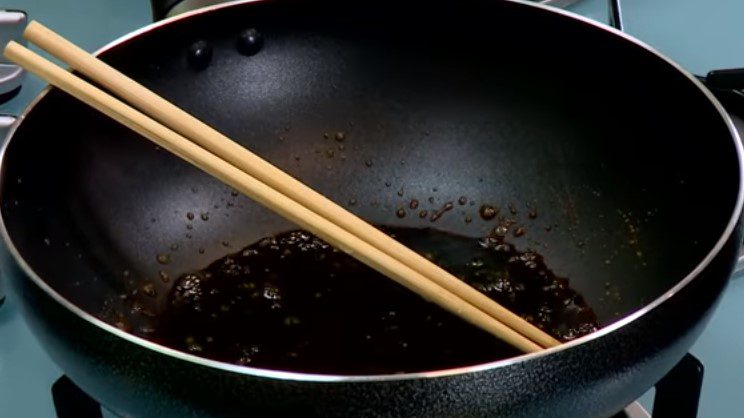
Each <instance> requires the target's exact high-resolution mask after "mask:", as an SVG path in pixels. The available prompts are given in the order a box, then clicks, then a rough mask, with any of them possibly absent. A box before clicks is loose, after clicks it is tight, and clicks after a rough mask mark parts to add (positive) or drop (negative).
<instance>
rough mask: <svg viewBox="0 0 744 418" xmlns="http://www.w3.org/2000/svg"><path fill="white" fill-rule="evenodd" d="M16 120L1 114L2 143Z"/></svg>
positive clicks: (2, 298) (0, 292) (0, 282)
mask: <svg viewBox="0 0 744 418" xmlns="http://www.w3.org/2000/svg"><path fill="white" fill-rule="evenodd" d="M15 121H16V118H15V116H10V115H0V141H1V142H0V143H4V142H5V140H6V139H7V136H8V132H10V128H11V127H12V126H13V124H14V123H15ZM3 282H4V280H3V277H2V276H0V306H2V305H3V302H5V294H4V293H3Z"/></svg>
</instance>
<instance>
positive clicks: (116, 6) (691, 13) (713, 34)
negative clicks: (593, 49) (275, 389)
mask: <svg viewBox="0 0 744 418" xmlns="http://www.w3.org/2000/svg"><path fill="white" fill-rule="evenodd" d="M605 5H606V1H605V0H582V1H580V2H579V3H577V4H576V5H574V6H572V8H571V10H573V11H575V12H577V13H580V14H583V15H585V16H588V17H590V18H593V19H596V20H599V21H603V22H604V21H605V20H606V16H607V11H606V7H605ZM0 7H1V8H6V9H22V10H26V11H27V12H28V13H29V15H30V17H31V18H34V19H38V20H40V21H42V22H44V23H45V24H47V25H49V26H51V27H53V28H54V29H55V30H57V31H59V32H60V33H64V34H65V36H67V37H69V38H70V39H71V40H72V41H74V42H76V43H78V44H79V45H81V46H83V47H84V48H86V49H88V50H95V49H96V48H98V47H100V46H102V45H104V44H105V43H107V42H108V41H110V40H113V39H115V38H117V37H118V36H120V35H122V34H125V33H127V32H129V31H132V30H134V29H137V28H138V27H141V26H143V25H145V24H147V23H148V22H149V19H150V10H149V5H148V0H127V1H121V0H4V1H3V2H2V3H1V4H0ZM623 12H624V23H625V29H626V31H627V32H628V33H630V34H631V35H634V36H636V37H638V38H640V39H641V40H643V41H645V42H647V43H649V44H650V45H652V46H654V47H655V48H657V49H659V50H660V51H662V52H663V53H665V54H667V55H668V56H670V57H671V58H672V59H674V60H676V61H677V62H679V63H680V64H681V65H682V66H683V67H685V68H686V69H688V70H690V71H692V72H694V73H697V74H701V75H704V74H705V73H707V72H708V71H709V70H711V69H716V68H732V67H744V42H739V41H738V40H741V39H742V38H744V25H742V24H741V21H740V20H741V16H742V15H744V1H741V0H707V1H704V2H703V1H698V0H654V1H642V0H624V1H623ZM41 88H43V84H42V83H41V82H40V81H39V80H38V79H35V78H28V79H27V81H26V83H25V84H24V87H23V89H22V90H21V92H20V94H19V95H18V96H17V97H16V98H15V99H13V100H11V101H10V102H9V103H6V104H3V105H0V113H11V114H13V113H18V112H19V111H20V110H21V109H22V108H23V107H24V106H25V105H26V104H27V103H28V102H30V101H31V100H32V99H33V97H34V96H35V95H36V94H37V93H38V92H39V91H40V90H41ZM741 318H744V279H741V280H733V281H732V282H731V285H730V286H729V288H728V290H727V291H726V293H725V294H724V296H723V299H722V301H721V304H720V306H719V308H718V310H717V312H716V314H715V316H714V317H713V319H712V321H711V323H710V325H709V326H708V328H707V329H706V330H705V331H704V333H703V335H702V336H701V338H700V339H699V340H698V342H697V343H696V344H695V346H694V347H693V348H692V350H691V352H692V354H694V355H695V356H696V357H697V358H699V359H700V360H701V361H702V363H703V364H704V365H705V380H704V383H703V391H702V397H701V400H700V410H699V416H700V417H701V418H719V417H735V416H744V403H742V402H741V400H740V399H741V388H742V387H744V332H741V331H740V330H741V324H740V320H741ZM61 375H62V372H61V371H60V369H59V368H58V367H57V366H56V365H55V364H54V363H52V362H51V360H50V359H49V357H48V356H47V355H46V354H45V353H44V351H43V350H42V348H41V347H40V346H39V344H38V343H37V342H36V340H35V339H34V338H33V336H32V335H31V333H30V331H29V330H28V328H27V327H26V325H25V324H24V322H23V320H22V318H21V317H20V315H19V314H18V311H17V309H16V306H15V304H14V301H13V300H12V299H9V300H7V301H6V303H5V305H4V306H2V307H1V308H0V417H3V418H5V417H8V418H16V417H19V418H24V417H34V418H52V417H54V416H55V415H54V406H53V402H52V397H51V394H50V389H51V386H52V384H53V383H54V382H55V381H56V380H57V379H58V378H59V377H60V376H61ZM640 402H641V404H643V405H644V406H645V407H646V408H647V409H649V410H650V409H651V404H652V394H651V393H648V394H646V395H644V396H643V397H642V398H641V399H640Z"/></svg>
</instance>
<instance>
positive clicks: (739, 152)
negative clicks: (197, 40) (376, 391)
mask: <svg viewBox="0 0 744 418" xmlns="http://www.w3.org/2000/svg"><path fill="white" fill-rule="evenodd" d="M267 1H270V0H234V1H231V2H227V3H221V4H217V5H214V6H209V7H204V8H201V9H197V10H193V11H190V12H185V13H182V14H179V15H176V16H173V17H170V18H167V19H164V20H161V21H158V22H154V23H151V24H148V25H146V26H143V27H141V28H139V29H137V30H135V31H132V32H129V33H127V34H125V35H123V36H121V37H119V38H117V39H115V40H113V41H111V42H109V43H108V44H106V45H104V46H103V47H101V48H99V49H98V50H96V51H95V52H94V53H93V55H95V56H98V55H100V54H103V53H105V52H107V51H109V50H111V49H113V48H115V47H118V46H120V45H122V44H124V43H125V42H127V41H129V40H131V39H135V38H137V37H138V36H140V35H142V34H144V33H147V32H150V31H153V30H156V29H159V28H160V27H164V26H167V25H170V24H173V23H176V22H179V21H181V20H186V19H190V18H193V17H195V16H199V15H201V14H205V13H210V12H212V11H215V10H221V9H225V8H231V7H240V6H241V5H245V4H251V3H262V2H267ZM506 1H508V2H510V3H514V4H519V5H521V7H533V8H536V9H541V10H543V11H544V12H548V13H555V14H558V15H561V16H562V18H567V19H573V20H575V21H578V22H580V23H584V24H588V25H590V26H593V27H594V28H596V29H600V30H604V31H606V32H609V33H610V34H612V35H615V36H619V37H621V38H623V39H624V40H625V41H628V42H631V43H633V44H635V45H636V46H638V47H641V48H643V49H645V50H646V51H647V52H651V53H652V54H653V55H655V56H656V57H658V58H660V59H662V60H663V61H665V62H666V64H668V65H670V66H671V67H672V68H673V69H674V70H676V71H677V72H679V73H680V74H681V75H683V76H684V77H686V78H687V79H688V80H690V82H692V84H693V85H694V86H695V87H697V88H698V90H700V92H701V93H703V95H704V96H705V97H706V98H707V99H708V100H709V101H710V103H711V105H713V107H714V108H715V109H716V110H717V112H718V115H719V116H720V117H721V119H722V122H723V123H725V124H726V126H727V128H728V130H729V134H730V137H731V140H732V141H733V145H734V149H735V150H736V157H737V161H738V168H739V170H738V171H739V188H738V191H737V197H736V203H735V205H734V210H733V213H732V214H731V215H730V217H729V221H728V223H727V225H726V227H725V228H724V230H723V233H722V234H721V236H720V237H719V239H718V241H716V243H715V245H714V246H713V247H712V248H711V250H710V251H709V252H708V253H707V254H706V255H705V257H704V258H703V259H702V260H701V261H700V262H699V263H698V264H697V265H696V266H695V267H694V268H693V269H692V271H691V272H690V273H688V274H687V275H685V276H684V278H683V279H681V280H680V281H678V282H677V284H675V285H674V286H672V288H671V289H669V290H667V291H666V292H664V293H663V294H662V295H661V296H659V297H657V298H656V299H654V300H653V301H652V302H650V303H648V304H646V305H645V306H643V307H642V308H640V309H638V310H637V311H635V312H632V313H630V314H629V315H627V316H625V317H624V318H622V319H620V320H618V321H616V322H614V323H612V324H610V325H607V326H606V327H603V328H601V329H600V330H598V331H595V332H593V333H591V334H588V335H585V336H583V337H581V338H577V339H576V340H573V341H570V342H568V343H564V344H561V345H559V346H556V347H552V348H549V349H545V350H543V351H540V352H536V353H528V354H522V355H520V356H516V357H511V358H507V359H502V360H496V361H492V362H487V363H480V364H476V365H470V366H463V367H456V368H449V369H442V370H433V371H424V372H412V373H401V374H376V375H338V374H319V373H303V372H291V371H281V370H271V369H262V368H256V367H248V366H240V365H236V364H233V363H227V362H222V361H218V360H211V359H207V358H204V357H199V356H196V355H193V354H188V353H186V352H183V351H179V350H176V349H173V348H170V347H167V346H164V345H160V344H157V343H155V342H152V341H149V340H147V339H144V338H142V337H138V336H136V335H134V334H130V333H128V332H125V331H123V330H121V329H119V328H116V327H115V326H113V325H110V324H108V323H106V322H105V321H103V320H101V319H99V318H97V317H95V316H94V315H92V314H90V313H88V312H86V311H84V310H83V309H81V308H79V307H77V306H76V305H74V304H73V303H72V302H70V301H69V300H67V299H66V298H65V297H63V296H62V295H61V294H59V293H58V292H57V291H56V290H54V289H53V288H52V287H51V286H49V285H48V284H47V283H46V282H45V281H44V280H43V279H42V278H41V277H40V276H39V275H37V274H36V272H35V271H34V270H33V269H32V268H31V266H30V265H29V264H28V263H27V262H26V260H25V259H24V258H23V257H22V256H21V254H20V252H19V251H18V249H17V248H16V247H15V245H14V244H13V240H12V238H11V237H10V234H9V233H8V230H7V227H6V225H5V217H4V216H3V215H2V212H0V234H1V235H2V238H3V241H4V242H5V245H6V248H7V250H8V252H9V253H10V254H11V256H12V257H13V259H14V260H15V262H16V263H17V264H18V266H19V268H20V269H21V270H22V271H23V273H24V274H25V275H26V277H27V278H29V279H31V280H32V281H33V282H34V284H35V285H37V286H38V287H39V288H40V289H42V290H43V291H44V292H45V293H47V294H48V295H49V296H50V297H51V298H52V299H54V300H55V301H56V302H57V303H59V304H60V305H62V306H63V307H65V308H66V309H67V310H69V311H71V312H72V313H73V314H75V315H76V316H78V317H79V318H80V319H82V320H84V321H86V322H89V323H90V324H91V325H93V326H95V327H97V328H100V329H102V330H104V331H106V332H108V333H110V334H113V335H115V336H117V337H119V338H121V339H123V340H125V341H127V342H129V343H132V344H135V345H137V346H139V347H141V348H145V349H148V350H152V351H154V352H156V353H158V354H162V355H166V356H169V357H172V358H175V359H178V360H183V361H186V362H189V363H193V364H194V365H197V366H204V367H209V368H213V369H219V370H222V371H226V372H231V373H236V374H240V375H245V376H251V377H256V378H269V379H277V380H289V381H298V382H326V383H329V382H345V383H347V382H348V383H364V382H370V383H371V382H383V381H403V380H417V379H432V378H443V377H456V376H460V375H466V374H470V373H478V372H484V371H488V370H493V369H498V368H503V367H508V366H513V365H517V364H520V363H523V362H527V361H531V360H535V359H538V358H542V357H545V356H550V355H552V354H556V353H559V352H562V351H564V350H569V349H571V348H573V347H577V346H580V345H584V344H589V343H591V342H594V341H595V340H598V339H600V338H603V337H605V336H607V335H609V334H611V333H613V332H615V331H617V330H619V329H621V328H623V327H625V326H626V325H628V324H630V323H632V322H635V321H637V320H639V319H640V318H641V317H643V316H645V315H646V314H647V313H648V312H650V311H652V310H654V309H656V308H657V307H659V306H660V305H662V304H663V303H664V302H665V301H667V300H668V299H670V298H672V297H673V296H674V295H675V294H677V293H678V292H679V291H681V290H682V289H683V288H684V287H686V286H687V285H688V284H689V283H690V282H692V281H693V280H694V279H695V278H697V277H698V276H699V275H700V273H701V272H703V271H704V270H705V269H706V268H707V267H708V265H709V264H710V263H711V262H712V261H713V259H715V258H716V257H717V256H718V254H719V253H720V252H721V250H722V249H723V247H724V246H725V245H726V243H727V242H728V241H729V239H730V238H731V235H732V234H733V233H734V231H735V229H736V226H737V223H738V222H739V219H740V217H741V216H742V208H743V207H744V147H743V146H742V143H741V140H740V137H739V134H738V131H737V130H736V128H735V126H734V123H733V121H732V120H731V117H730V116H729V114H728V113H727V112H726V110H725V109H724V108H723V105H722V104H721V103H720V102H719V101H718V99H716V97H715V96H714V95H713V94H712V93H711V92H710V91H709V90H708V89H707V88H706V87H705V86H704V85H703V84H702V82H700V81H699V80H698V79H697V78H696V77H695V76H694V75H692V74H691V73H690V72H688V71H687V70H685V69H684V68H683V67H682V66H680V65H679V64H678V63H676V62H675V61H673V60H672V59H671V58H669V57H667V56H666V55H664V54H662V53H661V52H660V51H658V50H657V49H655V48H654V47H652V46H650V45H648V44H646V43H645V42H643V41H641V40H639V39H637V38H634V37H632V36H630V35H628V34H626V33H624V32H622V31H619V30H617V29H615V28H612V27H610V26H607V25H605V24H602V23H600V22H597V21H595V20H592V19H590V18H587V17H584V16H581V15H578V14H576V13H573V12H569V11H566V10H563V9H558V8H555V7H551V6H546V5H544V4H542V3H536V2H531V1H527V0H506ZM51 89H52V87H51V86H47V87H45V88H44V89H43V90H42V91H41V92H40V93H39V94H38V95H37V96H36V97H35V98H34V99H33V100H32V101H31V102H30V103H29V104H28V105H27V106H26V107H25V108H24V110H23V111H22V112H21V114H20V115H19V116H18V118H17V120H16V122H15V123H14V124H13V126H12V127H11V129H10V130H9V131H8V134H7V136H6V140H5V141H4V143H3V144H2V146H0V199H1V198H2V193H1V192H2V185H3V184H5V180H6V179H5V176H6V172H5V164H6V154H7V152H6V151H7V149H8V145H9V144H10V142H11V141H12V140H13V137H14V134H15V131H16V130H17V129H18V126H20V125H21V123H22V122H23V120H24V119H25V117H26V116H27V115H28V114H29V113H30V112H31V111H32V110H33V108H34V107H35V106H36V105H37V104H38V103H39V102H40V101H41V100H42V99H43V98H44V97H45V96H46V95H47V93H48V92H49V91H50V90H51ZM22 280H23V279H22Z"/></svg>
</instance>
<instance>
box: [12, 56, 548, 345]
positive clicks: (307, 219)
mask: <svg viewBox="0 0 744 418" xmlns="http://www.w3.org/2000/svg"><path fill="white" fill-rule="evenodd" d="M5 56H6V57H7V58H8V59H10V60H12V61H14V62H15V63H17V64H18V65H20V66H22V67H24V68H25V69H26V70H28V71H30V72H32V73H34V74H36V75H38V76H39V77H41V78H43V79H44V80H46V81H47V82H49V83H50V84H52V85H54V86H56V87H58V88H60V89H62V90H63V91H65V92H67V93H69V94H70V95H72V96H73V97H75V98H77V99H79V100H81V101H82V102H84V103H86V104H88V105H90V106H91V107H93V108H95V109H97V110H99V111H101V112H102V113H104V114H106V115H107V116H109V117H111V118H113V119H115V120H116V121H118V122H119V123H121V124H123V125H125V126H127V127H128V128H130V129H132V130H134V131H135V132H137V133H139V134H140V135H142V136H144V137H146V138H147V139H150V140H151V141H153V142H155V143H156V144H158V145H159V146H161V147H163V148H165V149H167V150H168V151H170V152H172V153H173V154H175V155H177V156H179V157H181V158H182V159H184V160H186V161H188V162H189V163H191V164H193V165H194V166H196V167H198V168H200V169H201V170H203V171H205V172H207V173H208V174H210V175H212V176H214V177H216V178H218V179H219V180H221V181H223V182H224V183H226V184H228V185H230V186H232V187H234V188H235V189H237V190H239V191H241V192H243V193H245V194H246V195H247V196H249V197H251V198H252V199H254V200H255V201H257V202H258V203H260V204H262V205H264V206H266V207H268V208H270V209H271V210H273V211H274V212H276V213H277V214H279V215H281V216H283V217H285V218H286V219H288V220H290V221H292V222H294V223H296V224H297V225H299V226H301V227H302V228H305V229H307V230H309V231H310V232H312V233H314V234H315V235H317V236H318V237H320V238H321V239H323V240H325V241H327V242H328V243H330V244H331V245H333V246H335V247H336V248H339V249H341V250H343V251H344V252H346V253H348V254H350V255H352V256H353V257H355V258H357V259H358V260H359V261H361V262H363V263H364V264H366V265H368V266H370V267H372V268H374V269H375V270H377V271H379V272H380V273H382V274H384V275H386V276H388V277H390V278H391V279H393V280H395V281H396V282H398V283H400V284H401V285H403V286H405V287H407V288H408V289H410V290H412V291H414V292H416V293H418V294H419V295H421V296H423V297H424V298H426V299H428V300H429V301H431V302H433V303H436V304H437V305H439V306H441V307H442V308H444V309H446V310H448V311H450V312H452V313H454V314H455V315H457V316H459V317H460V318H462V319H464V320H466V321H468V322H470V323H471V324H473V325H476V326H478V327H480V328H481V329H483V330H485V331H487V332H489V333H491V334H493V335H495V336H496V337H498V338H501V339H503V340H504V341H506V342H507V343H509V344H511V345H513V346H514V347H517V348H519V349H520V350H522V351H525V352H536V351H540V350H542V347H540V346H539V345H537V344H535V343H534V342H532V341H530V340H529V339H527V338H526V337H524V336H523V335H521V334H519V333H518V332H516V331H514V330H512V329H511V328H509V327H508V326H506V325H504V324H503V323H501V322H499V321H498V320H496V319H494V318H492V317H491V316H489V315H488V314H486V313H485V312H483V311H481V310H479V309H478V308H476V307H474V306H473V305H471V304H469V303H468V302H466V301H465V300H463V299H461V298H459V297H457V296H456V295H454V294H453V293H451V292H449V291H448V290H446V289H445V288H443V287H441V286H439V285H437V284H436V283H434V282H432V281H430V280H428V279H427V278H426V277H424V276H423V275H421V274H420V273H418V272H416V271H414V270H412V269H410V268H409V267H407V266H405V265H404V264H402V263H400V262H398V261H397V260H395V259H394V258H392V257H390V256H388V255H387V254H385V253H383V252H382V251H380V250H378V249H376V248H375V247H373V246H372V245H370V244H368V243H366V242H365V241H363V240H361V239H360V238H358V237H356V236H354V235H353V234H351V233H349V232H348V231H346V230H344V229H343V228H341V227H339V226H338V225H336V224H334V223H332V222H331V221H329V220H327V219H326V218H324V217H322V216H320V215H318V214H316V213H315V212H312V211H310V210H309V209H307V208H305V207H304V206H302V205H301V204H299V203H298V202H296V201H294V200H292V199H290V198H288V197H287V196H285V195H283V194H281V193H279V192H278V191H276V190H274V189H272V188H271V187H269V186H268V185H266V184H264V183H263V182H261V181H259V180H257V179H256V178H254V177H252V176H250V175H249V174H246V173H245V172H243V171H242V170H240V169H239V168H237V167H235V166H233V165H231V164H229V163H228V162H225V161H224V160H222V159H221V158H219V157H218V156H216V155H214V154H212V153H210V152H208V151H207V150H205V149H203V148H201V147H200V146H199V145H197V144H194V143H193V142H191V141H189V140H188V139H186V138H185V137H183V136H181V135H180V134H178V133H176V132H174V131H172V130H171V129H169V128H167V127H166V126H163V125H162V124H160V123H158V122H157V121H155V120H153V119H151V118H149V117H148V116H146V115H144V114H143V113H141V112H139V111H138V110H136V109H134V108H132V107H131V106H129V105H127V104H125V103H123V102H122V101H120V100H118V99H116V98H114V97H113V96H111V95H109V94H108V93H105V92H104V91H102V90H100V89H99V88H97V87H95V86H93V85H91V84H90V83H88V82H86V81H84V80H82V79H81V78H79V77H77V76H75V75H73V74H72V73H70V72H68V71H65V70H64V69H62V68H61V67H59V66H57V65H56V64H53V63H52V62H50V61H48V60H46V59H45V58H43V57H41V56H40V55H38V54H36V53H34V52H32V51H31V50H29V49H27V48H25V47H23V46H21V45H20V44H18V43H16V42H12V41H11V42H10V43H9V44H8V46H7V47H6V48H5Z"/></svg>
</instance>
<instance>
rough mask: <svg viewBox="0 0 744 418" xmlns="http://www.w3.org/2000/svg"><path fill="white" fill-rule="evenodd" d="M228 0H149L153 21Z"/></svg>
mask: <svg viewBox="0 0 744 418" xmlns="http://www.w3.org/2000/svg"><path fill="white" fill-rule="evenodd" d="M228 1H230V0H150V6H151V9H152V19H153V21H156V22H157V21H158V20H162V19H165V18H166V17H171V16H175V15H177V14H179V13H183V12H186V11H189V10H194V9H199V8H201V7H206V6H212V5H215V4H219V3H226V2H228Z"/></svg>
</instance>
